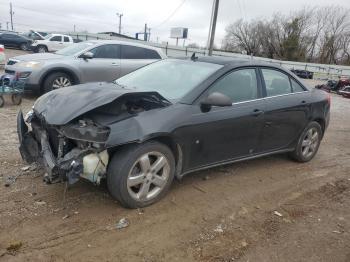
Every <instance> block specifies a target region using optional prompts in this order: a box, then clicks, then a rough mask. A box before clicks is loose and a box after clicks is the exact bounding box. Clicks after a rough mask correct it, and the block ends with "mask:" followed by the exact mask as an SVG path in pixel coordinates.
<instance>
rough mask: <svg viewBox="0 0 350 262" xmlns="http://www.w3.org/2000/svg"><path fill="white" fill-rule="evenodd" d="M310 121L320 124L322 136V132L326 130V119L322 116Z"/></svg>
mask: <svg viewBox="0 0 350 262" xmlns="http://www.w3.org/2000/svg"><path fill="white" fill-rule="evenodd" d="M312 121H315V122H317V123H318V124H319V125H320V126H321V129H322V137H323V136H324V133H325V131H326V121H325V120H324V119H322V118H320V117H319V118H315V119H313V120H312Z"/></svg>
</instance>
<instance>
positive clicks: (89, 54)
mask: <svg viewBox="0 0 350 262" xmlns="http://www.w3.org/2000/svg"><path fill="white" fill-rule="evenodd" d="M80 57H81V58H83V59H85V60H86V59H92V58H94V54H93V53H91V52H85V53H84V54H82V55H81V56H80Z"/></svg>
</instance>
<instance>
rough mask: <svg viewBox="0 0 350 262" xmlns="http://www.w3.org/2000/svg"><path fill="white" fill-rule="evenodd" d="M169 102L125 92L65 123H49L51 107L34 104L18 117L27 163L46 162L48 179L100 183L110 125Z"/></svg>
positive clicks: (106, 164)
mask: <svg viewBox="0 0 350 262" xmlns="http://www.w3.org/2000/svg"><path fill="white" fill-rule="evenodd" d="M167 105H169V102H167V101H164V100H161V99H160V98H159V97H157V96H154V95H153V94H149V93H144V94H139V93H138V94H133V93H131V94H125V95H122V96H121V97H119V98H117V99H114V100H113V101H112V102H110V103H107V104H102V105H100V106H98V107H96V108H94V109H92V110H89V111H86V112H84V113H83V114H81V115H79V116H77V117H75V118H73V119H71V120H69V121H68V122H67V123H66V124H63V125H57V124H50V119H47V115H46V117H45V113H47V111H48V110H49V109H45V110H41V112H40V111H39V110H37V108H36V106H35V105H34V107H33V110H32V111H30V112H29V113H28V114H27V115H26V117H25V118H23V115H22V112H19V114H18V117H17V126H18V136H19V140H20V152H21V155H22V158H23V159H24V160H25V161H26V162H28V163H31V162H40V163H41V164H43V165H44V167H45V169H46V175H45V177H44V180H45V181H46V182H47V183H55V182H60V181H68V182H69V184H73V183H75V182H76V181H78V180H79V178H80V177H83V178H85V179H88V180H90V181H91V182H93V183H96V184H99V183H100V180H101V178H104V177H105V175H106V172H107V166H108V162H109V155H110V150H111V149H110V148H108V146H107V145H106V141H107V139H108V137H109V134H110V125H112V124H114V123H116V122H119V121H122V120H125V119H128V118H132V117H134V116H137V115H138V114H140V113H142V112H145V111H149V110H153V109H157V108H162V107H165V106H167ZM48 113H50V114H52V112H48ZM28 126H29V127H30V128H28ZM113 150H114V149H113Z"/></svg>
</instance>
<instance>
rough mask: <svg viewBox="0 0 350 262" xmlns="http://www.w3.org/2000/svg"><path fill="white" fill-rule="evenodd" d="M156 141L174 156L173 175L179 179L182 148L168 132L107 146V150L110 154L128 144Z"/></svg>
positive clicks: (181, 165) (181, 167) (181, 166)
mask: <svg viewBox="0 0 350 262" xmlns="http://www.w3.org/2000/svg"><path fill="white" fill-rule="evenodd" d="M151 141H156V142H159V143H161V144H164V145H166V146H167V147H168V148H169V149H170V150H171V152H172V153H173V155H174V158H175V177H176V178H178V179H181V177H182V176H181V174H182V169H183V150H182V147H181V145H180V144H179V143H177V142H176V141H175V139H174V138H173V137H172V136H171V135H170V134H169V135H166V134H159V135H158V136H152V137H149V138H147V139H145V140H142V141H139V142H136V141H135V142H131V143H127V144H122V145H118V146H115V147H112V148H109V151H110V153H111V154H114V152H116V151H118V150H120V149H121V148H124V147H128V146H136V145H141V144H143V143H147V142H151Z"/></svg>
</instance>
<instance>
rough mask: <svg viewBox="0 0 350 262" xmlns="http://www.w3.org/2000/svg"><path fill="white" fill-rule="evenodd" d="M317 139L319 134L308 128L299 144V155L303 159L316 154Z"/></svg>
mask: <svg viewBox="0 0 350 262" xmlns="http://www.w3.org/2000/svg"><path fill="white" fill-rule="evenodd" d="M319 139H320V138H319V134H318V131H317V129H316V128H314V127H313V128H310V129H309V130H308V131H307V132H306V134H305V136H304V139H303V142H302V144H301V153H302V154H303V156H304V157H305V158H309V157H311V156H312V155H313V154H314V153H315V152H316V150H317V146H318V144H319Z"/></svg>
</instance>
